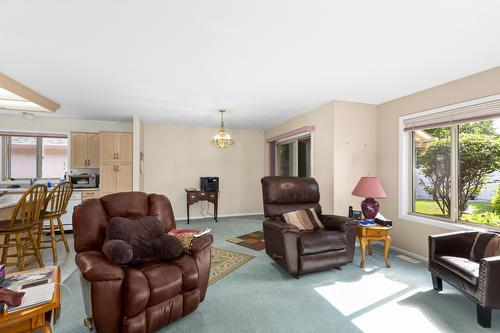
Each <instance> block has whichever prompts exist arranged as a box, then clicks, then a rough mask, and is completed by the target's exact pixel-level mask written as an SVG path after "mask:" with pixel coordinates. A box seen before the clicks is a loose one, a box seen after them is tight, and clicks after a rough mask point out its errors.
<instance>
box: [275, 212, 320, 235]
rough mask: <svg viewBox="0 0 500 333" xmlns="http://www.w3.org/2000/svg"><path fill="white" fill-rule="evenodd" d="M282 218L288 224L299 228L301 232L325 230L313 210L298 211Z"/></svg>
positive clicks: (283, 215) (286, 214) (285, 214)
mask: <svg viewBox="0 0 500 333" xmlns="http://www.w3.org/2000/svg"><path fill="white" fill-rule="evenodd" d="M281 216H282V218H283V220H284V221H285V222H286V223H288V224H291V225H293V226H295V227H297V228H298V229H299V230H319V229H324V228H325V226H324V225H323V223H321V221H320V220H319V218H318V215H317V214H316V211H315V210H314V209H313V208H309V209H302V210H296V211H293V212H289V213H284V214H282V215H281Z"/></svg>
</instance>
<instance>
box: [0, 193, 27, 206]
mask: <svg viewBox="0 0 500 333" xmlns="http://www.w3.org/2000/svg"><path fill="white" fill-rule="evenodd" d="M25 190H26V189H25ZM19 199H21V194H17V193H16V194H10V193H9V194H6V195H4V196H1V197H0V209H5V208H10V207H14V206H15V205H16V204H17V202H18V201H19Z"/></svg>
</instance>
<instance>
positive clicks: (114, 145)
mask: <svg viewBox="0 0 500 333" xmlns="http://www.w3.org/2000/svg"><path fill="white" fill-rule="evenodd" d="M100 145H101V150H100V152H101V155H100V157H101V162H123V163H132V133H129V132H101V138H100Z"/></svg>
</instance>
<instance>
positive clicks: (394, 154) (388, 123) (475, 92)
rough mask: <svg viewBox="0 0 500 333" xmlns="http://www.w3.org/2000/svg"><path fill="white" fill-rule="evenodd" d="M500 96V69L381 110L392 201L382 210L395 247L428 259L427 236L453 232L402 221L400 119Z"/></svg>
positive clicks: (382, 157)
mask: <svg viewBox="0 0 500 333" xmlns="http://www.w3.org/2000/svg"><path fill="white" fill-rule="evenodd" d="M499 93H500V67H496V68H493V69H490V70H487V71H484V72H481V73H478V74H475V75H472V76H468V77H465V78H462V79H459V80H456V81H452V82H449V83H446V84H443V85H440V86H437V87H434V88H431V89H427V90H424V91H421V92H418V93H415V94H412V95H409V96H405V97H402V98H399V99H396V100H393V101H390V102H387V103H384V104H381V105H379V106H378V109H379V118H378V132H379V137H378V147H379V148H378V169H379V177H380V179H381V181H382V184H383V185H384V188H385V191H386V192H387V195H388V198H387V199H386V200H382V201H381V206H382V210H383V212H384V214H385V215H387V217H388V218H391V219H393V221H394V227H393V231H392V238H393V244H394V245H395V246H397V247H399V248H402V249H405V250H408V251H411V252H413V253H416V254H418V255H421V256H425V257H426V256H427V236H428V235H431V234H436V233H441V232H446V231H449V229H444V228H440V227H436V226H430V225H425V224H420V223H417V222H410V221H406V220H401V219H398V207H399V200H398V191H399V183H398V182H399V117H400V116H402V115H406V114H412V113H416V112H419V111H424V110H429V109H433V108H437V107H441V106H446V105H450V104H455V103H460V102H464V101H467V100H472V99H476V98H480V97H485V96H489V95H495V94H499Z"/></svg>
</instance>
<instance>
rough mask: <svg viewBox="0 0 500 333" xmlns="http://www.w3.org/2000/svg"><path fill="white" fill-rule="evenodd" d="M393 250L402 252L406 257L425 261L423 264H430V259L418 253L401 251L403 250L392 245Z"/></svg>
mask: <svg viewBox="0 0 500 333" xmlns="http://www.w3.org/2000/svg"><path fill="white" fill-rule="evenodd" d="M391 250H396V251H398V252H401V253H402V254H404V255H407V256H408V257H412V258H415V259H418V260H420V261H423V262H427V263H428V262H429V258H426V257H423V256H421V255H418V254H416V253H413V252H410V251H407V250H404V249H401V248H399V247H396V246H392V245H391Z"/></svg>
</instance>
